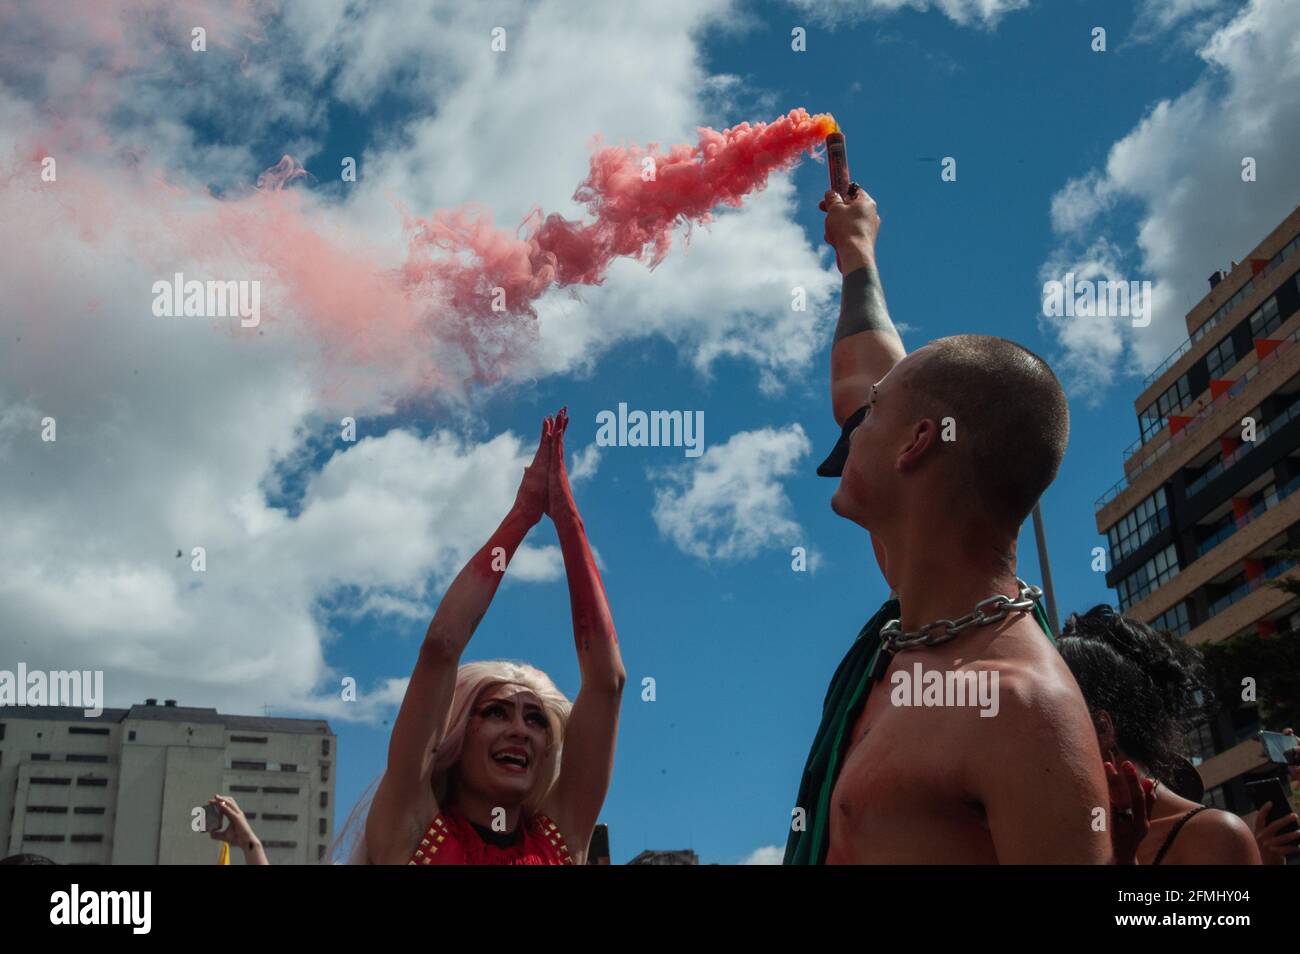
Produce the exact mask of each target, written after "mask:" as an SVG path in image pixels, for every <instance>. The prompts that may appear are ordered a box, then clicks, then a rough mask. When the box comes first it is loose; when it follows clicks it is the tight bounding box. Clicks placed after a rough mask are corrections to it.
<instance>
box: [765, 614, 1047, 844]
mask: <svg viewBox="0 0 1300 954" xmlns="http://www.w3.org/2000/svg"><path fill="white" fill-rule="evenodd" d="M899 615H900V614H899V609H898V600H896V599H891V600H887V601H886V602H885V604H884V605H883V606H881V607H880V609H879V610H878V611H877V612H876V615H875V616H873V617H871V621H870V622H868V623H867V625H866V626H863V627H862V631H861V632H860V633H858V638H857V639H856V640H854V642H853V645H852V646H851V647H850V648H849V651H848V654H847V655H846V656H845V657H844V659H843V661H842V662H841V663H840V665H839V668H838V669H836V670H835V675H834V676H832V677H831V685H830V689H828V690H827V692H826V700H825V702H824V703H823V704H822V721H821V725H819V726H818V727H817V735H816V736H815V737H814V738H813V744H812V750H811V751H810V752H809V753H808V761H807V763H806V764H805V765H804V769H803V778H802V779H801V780H800V782H799V797H798V799H797V800H796V801H795V805H796V807H798V808H802V809H803V810H804V819H803V821H804V825H803V827H802V828H801V829H795V827H794V826H793V825H792V826H791V831H790V838H789V840H788V841H787V842H786V845H785V859H784V861H783V863H784V864H787V865H820V864H823V863H824V862H825V861H826V849H827V847H829V845H830V824H829V823H830V803H831V792H832V791H833V790H834V788H835V780H836V779H837V778H838V777H839V774H840V766H841V764H842V762H843V760H844V751H845V748H846V745H845V736H846V735H847V734H848V733H849V731H850V730H851V729H852V727H853V723H854V722H856V721H857V719H858V716H859V715H861V713H862V708H863V706H865V705H866V702H867V694H868V693H869V692H870V691H871V686H872V683H873V681H872V679H871V678H870V677H871V671H872V670H873V669H874V668H875V665H876V657H877V656H878V655H879V653H880V646H881V640H880V630H881V627H883V626H884V625H885V623H887V622H889V621H890V620H891V619H898V618H899ZM1034 618H1035V619H1036V620H1038V625H1039V626H1041V627H1042V629H1043V632H1044V633H1046V634H1047V638H1048V639H1050V640H1052V643H1053V645H1055V643H1056V640H1055V639H1053V637H1052V631H1051V629H1050V628H1049V627H1048V625H1047V618H1046V616H1044V614H1043V609H1042V607H1041V606H1040V605H1038V604H1037V603H1035V604H1034Z"/></svg>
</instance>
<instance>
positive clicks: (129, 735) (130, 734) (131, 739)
mask: <svg viewBox="0 0 1300 954" xmlns="http://www.w3.org/2000/svg"><path fill="white" fill-rule="evenodd" d="M126 740H127V741H128V742H134V741H135V729H132V730H131V731H129V732H127V734H126Z"/></svg>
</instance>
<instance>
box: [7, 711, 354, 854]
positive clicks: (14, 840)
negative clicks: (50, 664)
mask: <svg viewBox="0 0 1300 954" xmlns="http://www.w3.org/2000/svg"><path fill="white" fill-rule="evenodd" d="M336 750H337V743H336V740H335V737H334V734H333V733H332V732H331V731H330V728H329V725H328V724H327V723H325V722H323V721H321V720H317V719H278V718H257V717H252V716H233V715H222V714H221V713H219V712H217V711H216V710H215V709H194V708H187V707H183V706H177V705H176V703H175V702H174V701H173V700H170V699H169V700H167V701H166V702H164V703H163V704H162V705H158V704H157V701H156V700H154V699H149V700H147V701H146V702H145V704H144V705H135V706H132V707H131V708H130V709H105V710H104V712H103V714H102V715H100V716H99V717H97V718H93V719H90V718H86V717H85V716H84V715H83V714H82V710H81V709H71V708H62V707H50V706H46V707H40V706H30V707H20V706H5V707H0V855H12V854H18V853H21V852H30V853H33V854H40V855H45V856H46V857H48V858H51V859H53V860H54V861H57V862H60V863H68V864H137V865H153V864H214V863H215V862H216V859H217V854H218V851H219V847H220V846H219V843H218V842H216V841H213V840H212V839H211V838H210V837H209V836H208V835H206V834H204V833H203V832H195V831H194V830H193V827H192V822H193V818H194V815H193V810H194V809H195V808H198V807H201V806H203V805H205V804H206V803H207V801H208V799H209V798H210V797H211V796H212V795H213V794H214V793H217V792H220V793H222V794H226V795H230V796H231V797H233V798H234V799H235V801H236V802H238V804H239V807H240V808H242V809H243V810H244V812H245V813H246V814H247V815H248V817H249V821H250V823H251V824H252V826H253V830H254V831H256V832H257V835H258V837H259V838H261V840H262V844H263V845H264V846H265V848H266V854H267V858H268V859H269V860H270V862H271V864H273V865H276V864H309V863H311V864H314V863H316V862H317V861H319V860H321V859H323V858H325V857H326V855H327V854H328V852H329V846H330V842H331V840H332V838H333V830H332V829H333V822H332V819H333V812H334V805H333V802H334V765H335V761H336V758H337V751H336ZM230 854H231V858H230V860H231V863H232V864H242V863H243V857H242V853H241V852H240V851H238V850H234V849H232V851H231V853H230Z"/></svg>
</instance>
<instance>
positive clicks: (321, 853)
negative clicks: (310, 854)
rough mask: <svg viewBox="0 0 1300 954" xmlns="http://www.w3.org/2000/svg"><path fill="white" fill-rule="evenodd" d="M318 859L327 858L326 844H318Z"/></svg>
mask: <svg viewBox="0 0 1300 954" xmlns="http://www.w3.org/2000/svg"><path fill="white" fill-rule="evenodd" d="M316 860H317V861H324V860H325V846H324V845H317V846H316Z"/></svg>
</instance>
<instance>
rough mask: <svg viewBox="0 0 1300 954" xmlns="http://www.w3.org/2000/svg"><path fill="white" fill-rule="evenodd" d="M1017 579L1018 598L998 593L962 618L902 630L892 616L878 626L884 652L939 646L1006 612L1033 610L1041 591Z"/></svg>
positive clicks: (981, 601)
mask: <svg viewBox="0 0 1300 954" xmlns="http://www.w3.org/2000/svg"><path fill="white" fill-rule="evenodd" d="M1016 582H1017V583H1018V584H1020V598H1019V599H1014V600H1013V599H1012V598H1011V597H1009V596H1003V595H1002V594H1001V593H999V594H998V595H996V596H990V597H989V598H988V599H986V600H980V601H979V602H978V603H976V604H975V609H974V610H973V611H972V612H970V613H967V614H966V615H965V616H963V617H962V618H961V619H937V620H935V621H934V622H933V623H926V624H925V625H924V626H922V627H921V628H920V629H918V630H916V631H915V632H911V633H905V632H903V631H902V628H901V625H900V623H901V620H896V619H891V620H890V621H889V622H887V623H886V624H885V625H884V626H882V627H881V628H880V635H881V638H882V639H883V640H884V651H885V652H888V653H896V652H898V651H899V650H902V649H915V648H916V647H917V646H938V645H939V644H940V643H946V642H947V641H948V640H950V639H952V638H954V637H956V636H957V635H959V634H960V633H961V632H962V631H963V630H966V629H972V628H974V627H976V626H987V625H988V624H989V623H996V622H998V621H999V620H1003V619H1006V617H1007V614H1008V613H1023V612H1026V611H1028V610H1031V609H1033V607H1034V604H1035V603H1036V602H1037V601H1038V600H1039V598H1041V597H1042V595H1043V591H1042V590H1041V589H1039V588H1038V587H1036V586H1030V585H1029V584H1028V583H1026V582H1025V581H1024V580H1022V579H1020V577H1016ZM990 607H996V609H994V610H993V611H992V612H988V613H986V612H985V610H987V609H989V608H990Z"/></svg>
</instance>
